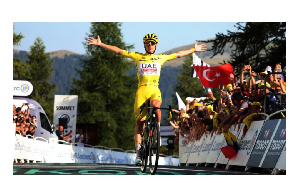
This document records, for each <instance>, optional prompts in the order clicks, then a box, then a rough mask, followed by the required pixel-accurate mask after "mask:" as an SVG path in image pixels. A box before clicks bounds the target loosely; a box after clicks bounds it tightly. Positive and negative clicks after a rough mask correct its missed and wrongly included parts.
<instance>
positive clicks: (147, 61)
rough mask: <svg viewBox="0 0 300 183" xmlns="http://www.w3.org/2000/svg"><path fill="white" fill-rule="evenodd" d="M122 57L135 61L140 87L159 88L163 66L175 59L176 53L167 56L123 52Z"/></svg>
mask: <svg viewBox="0 0 300 183" xmlns="http://www.w3.org/2000/svg"><path fill="white" fill-rule="evenodd" d="M122 55H124V56H125V57H128V58H131V59H133V61H134V63H135V66H136V71H137V72H136V74H137V77H138V86H143V85H155V86H158V82H159V77H160V71H161V67H162V65H163V64H164V63H165V62H166V61H169V60H172V59H175V58H176V56H175V53H173V54H171V55H165V54H158V55H154V54H148V53H146V54H142V53H139V52H128V51H126V50H123V52H122Z"/></svg>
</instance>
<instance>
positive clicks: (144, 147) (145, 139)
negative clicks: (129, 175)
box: [141, 127, 149, 173]
mask: <svg viewBox="0 0 300 183" xmlns="http://www.w3.org/2000/svg"><path fill="white" fill-rule="evenodd" d="M148 138H149V130H148V127H145V128H144V130H143V133H142V144H141V160H142V165H141V172H143V173H145V172H146V168H147V163H148V155H149V148H148Z"/></svg>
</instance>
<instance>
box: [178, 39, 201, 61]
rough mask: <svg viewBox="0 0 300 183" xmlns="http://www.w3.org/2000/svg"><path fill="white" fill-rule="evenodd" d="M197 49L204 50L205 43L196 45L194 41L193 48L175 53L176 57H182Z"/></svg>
mask: <svg viewBox="0 0 300 183" xmlns="http://www.w3.org/2000/svg"><path fill="white" fill-rule="evenodd" d="M199 51H202V52H204V51H206V44H201V45H198V42H196V43H195V45H194V48H191V49H189V50H183V51H179V52H177V53H175V56H176V58H180V57H184V56H186V55H188V54H191V53H194V52H199Z"/></svg>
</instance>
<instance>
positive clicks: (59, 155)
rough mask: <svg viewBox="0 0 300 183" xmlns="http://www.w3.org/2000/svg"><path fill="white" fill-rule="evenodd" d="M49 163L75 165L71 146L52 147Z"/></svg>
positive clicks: (58, 145) (57, 145) (59, 145)
mask: <svg viewBox="0 0 300 183" xmlns="http://www.w3.org/2000/svg"><path fill="white" fill-rule="evenodd" d="M51 161H52V163H58V162H59V163H75V160H74V151H73V148H72V146H71V145H65V144H55V145H52V148H51Z"/></svg>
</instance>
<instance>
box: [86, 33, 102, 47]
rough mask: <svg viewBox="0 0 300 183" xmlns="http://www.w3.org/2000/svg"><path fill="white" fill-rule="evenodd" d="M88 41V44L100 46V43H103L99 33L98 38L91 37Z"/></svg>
mask: <svg viewBox="0 0 300 183" xmlns="http://www.w3.org/2000/svg"><path fill="white" fill-rule="evenodd" d="M86 41H87V43H88V44H92V45H96V46H100V43H101V40H100V37H99V35H98V36H97V39H94V38H92V37H89V38H87V40H86Z"/></svg>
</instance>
